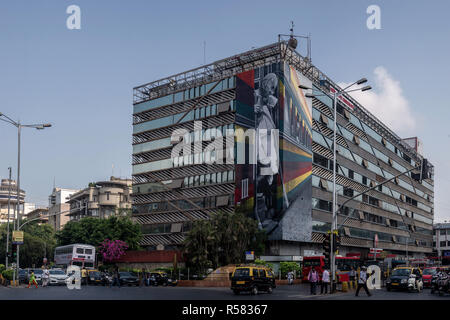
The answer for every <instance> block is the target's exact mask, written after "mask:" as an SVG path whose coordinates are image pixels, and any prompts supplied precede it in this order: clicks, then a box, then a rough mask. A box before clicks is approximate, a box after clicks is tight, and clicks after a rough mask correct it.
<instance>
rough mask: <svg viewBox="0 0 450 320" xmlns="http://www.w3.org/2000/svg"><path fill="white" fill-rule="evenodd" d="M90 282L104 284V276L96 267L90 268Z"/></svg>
mask: <svg viewBox="0 0 450 320" xmlns="http://www.w3.org/2000/svg"><path fill="white" fill-rule="evenodd" d="M87 273H88V276H87V277H88V283H89V284H95V285H97V284H103V277H102V273H101V272H100V271H98V270H96V269H94V270H88V271H87Z"/></svg>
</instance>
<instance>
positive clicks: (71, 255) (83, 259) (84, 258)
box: [55, 243, 96, 269]
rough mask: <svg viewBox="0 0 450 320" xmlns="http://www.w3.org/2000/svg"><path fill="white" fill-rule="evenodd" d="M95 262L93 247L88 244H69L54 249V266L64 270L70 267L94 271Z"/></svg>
mask: <svg viewBox="0 0 450 320" xmlns="http://www.w3.org/2000/svg"><path fill="white" fill-rule="evenodd" d="M95 262H96V261H95V247H94V246H91V245H89V244H78V243H76V244H69V245H67V246H61V247H56V249H55V265H56V266H58V267H62V268H64V269H66V268H67V267H68V266H70V265H75V266H79V267H80V268H86V269H95V265H96V263H95Z"/></svg>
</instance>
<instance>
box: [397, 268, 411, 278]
mask: <svg viewBox="0 0 450 320" xmlns="http://www.w3.org/2000/svg"><path fill="white" fill-rule="evenodd" d="M410 274H411V270H410V269H396V270H394V272H392V275H393V276H409V275H410Z"/></svg>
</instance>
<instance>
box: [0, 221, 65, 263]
mask: <svg viewBox="0 0 450 320" xmlns="http://www.w3.org/2000/svg"><path fill="white" fill-rule="evenodd" d="M12 230H13V226H12V224H10V233H9V243H10V245H11V242H12ZM22 231H24V244H23V245H21V246H20V266H21V267H31V266H32V265H33V264H35V265H36V267H40V266H41V265H42V263H43V258H45V257H46V258H48V260H49V261H51V260H52V259H53V254H54V251H55V246H56V239H55V232H54V231H53V228H52V227H51V226H49V225H46V224H42V225H39V223H38V222H37V221H34V222H30V223H28V224H26V225H25V226H24V227H23V228H22ZM6 234H7V232H6V224H4V225H0V261H5V258H6ZM9 252H10V253H12V252H13V250H12V245H11V247H10V248H9ZM14 252H15V250H14ZM10 262H12V261H11V260H10Z"/></svg>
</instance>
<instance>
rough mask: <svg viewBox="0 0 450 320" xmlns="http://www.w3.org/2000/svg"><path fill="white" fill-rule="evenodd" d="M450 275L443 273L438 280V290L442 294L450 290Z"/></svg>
mask: <svg viewBox="0 0 450 320" xmlns="http://www.w3.org/2000/svg"><path fill="white" fill-rule="evenodd" d="M449 289H450V288H449V277H448V275H447V274H442V275H441V276H440V277H439V278H438V280H437V291H438V293H439V295H440V296H442V295H444V293H448V292H449Z"/></svg>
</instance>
